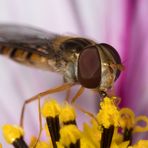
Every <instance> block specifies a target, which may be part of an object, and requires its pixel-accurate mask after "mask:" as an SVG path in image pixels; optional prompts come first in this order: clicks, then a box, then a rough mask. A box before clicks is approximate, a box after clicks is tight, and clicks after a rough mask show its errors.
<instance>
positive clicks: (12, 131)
mask: <svg viewBox="0 0 148 148" xmlns="http://www.w3.org/2000/svg"><path fill="white" fill-rule="evenodd" d="M2 130H3V136H4V138H5V140H6V141H7V142H8V143H10V144H12V143H13V142H14V141H15V140H16V139H19V138H21V137H22V136H23V135H24V131H23V129H22V128H20V127H18V126H13V125H10V124H6V125H4V126H3V128H2Z"/></svg>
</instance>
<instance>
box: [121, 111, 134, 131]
mask: <svg viewBox="0 0 148 148" xmlns="http://www.w3.org/2000/svg"><path fill="white" fill-rule="evenodd" d="M119 122H120V126H121V127H122V128H128V129H130V128H133V127H134V124H135V114H134V112H133V111H132V110H131V109H129V108H122V109H121V110H120V119H119Z"/></svg>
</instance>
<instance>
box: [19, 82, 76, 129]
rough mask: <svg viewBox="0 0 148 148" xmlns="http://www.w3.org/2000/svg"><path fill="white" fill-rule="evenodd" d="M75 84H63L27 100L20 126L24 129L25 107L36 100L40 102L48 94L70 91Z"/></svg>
mask: <svg viewBox="0 0 148 148" xmlns="http://www.w3.org/2000/svg"><path fill="white" fill-rule="evenodd" d="M73 85H74V84H69V83H66V84H63V85H61V86H58V87H55V88H52V89H49V90H47V91H44V92H41V93H39V94H37V95H35V96H33V97H32V98H30V99H27V100H25V102H24V104H23V107H22V111H21V117H20V126H21V127H23V121H24V112H25V107H26V105H27V104H29V103H31V102H33V101H35V100H38V99H39V98H41V97H44V96H46V95H48V94H52V93H57V92H60V91H64V90H66V89H69V88H71V87H72V86H73Z"/></svg>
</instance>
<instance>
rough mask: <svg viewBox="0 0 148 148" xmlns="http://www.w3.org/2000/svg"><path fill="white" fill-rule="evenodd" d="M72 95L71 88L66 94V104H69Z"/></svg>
mask: <svg viewBox="0 0 148 148" xmlns="http://www.w3.org/2000/svg"><path fill="white" fill-rule="evenodd" d="M70 93H71V88H69V89H68V90H67V92H66V98H65V101H66V102H69V98H70Z"/></svg>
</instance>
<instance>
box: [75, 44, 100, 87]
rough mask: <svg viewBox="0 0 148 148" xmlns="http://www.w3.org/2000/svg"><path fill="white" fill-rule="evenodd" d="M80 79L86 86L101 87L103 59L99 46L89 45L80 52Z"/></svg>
mask: <svg viewBox="0 0 148 148" xmlns="http://www.w3.org/2000/svg"><path fill="white" fill-rule="evenodd" d="M78 80H79V82H80V84H81V85H82V86H84V87H86V88H97V87H99V85H100V82H101V60H100V56H99V53H98V49H97V47H95V46H90V47H87V48H85V49H84V50H83V51H82V52H81V53H80V56H79V59H78Z"/></svg>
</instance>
